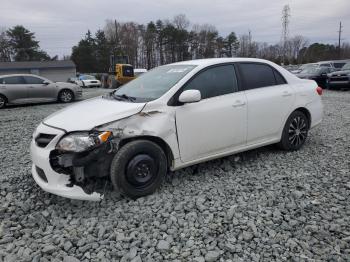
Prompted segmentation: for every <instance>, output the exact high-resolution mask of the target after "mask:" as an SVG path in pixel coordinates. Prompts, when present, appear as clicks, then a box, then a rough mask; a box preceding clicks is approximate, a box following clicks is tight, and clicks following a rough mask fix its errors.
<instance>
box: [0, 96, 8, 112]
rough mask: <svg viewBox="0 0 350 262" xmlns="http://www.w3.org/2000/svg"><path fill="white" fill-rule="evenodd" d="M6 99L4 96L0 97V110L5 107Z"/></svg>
mask: <svg viewBox="0 0 350 262" xmlns="http://www.w3.org/2000/svg"><path fill="white" fill-rule="evenodd" d="M6 103H7V99H6V97H5V96H3V95H0V109H2V108H4V107H6Z"/></svg>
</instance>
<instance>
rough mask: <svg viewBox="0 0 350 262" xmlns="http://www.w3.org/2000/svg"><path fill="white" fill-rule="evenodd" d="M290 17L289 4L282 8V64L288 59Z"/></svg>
mask: <svg viewBox="0 0 350 262" xmlns="http://www.w3.org/2000/svg"><path fill="white" fill-rule="evenodd" d="M289 17H290V8H289V5H285V6H284V7H283V9H282V43H283V56H282V64H284V63H285V60H286V53H287V41H288V34H289Z"/></svg>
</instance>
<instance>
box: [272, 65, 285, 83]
mask: <svg viewBox="0 0 350 262" xmlns="http://www.w3.org/2000/svg"><path fill="white" fill-rule="evenodd" d="M272 70H273V73H274V75H275V78H276V84H277V85H284V84H287V82H286V80H285V79H284V78H283V76H282V75H281V74H280V73H279V72H277V70H275V69H272Z"/></svg>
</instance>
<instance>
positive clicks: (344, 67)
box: [341, 63, 350, 70]
mask: <svg viewBox="0 0 350 262" xmlns="http://www.w3.org/2000/svg"><path fill="white" fill-rule="evenodd" d="M341 70H350V63H346V64H345V65H344V66H343V67H342V68H341Z"/></svg>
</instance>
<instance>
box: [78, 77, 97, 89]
mask: <svg viewBox="0 0 350 262" xmlns="http://www.w3.org/2000/svg"><path fill="white" fill-rule="evenodd" d="M75 83H76V84H78V85H79V86H81V87H101V81H100V80H97V79H96V77H94V76H91V75H80V76H79V77H78V79H77V80H76V81H75Z"/></svg>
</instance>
